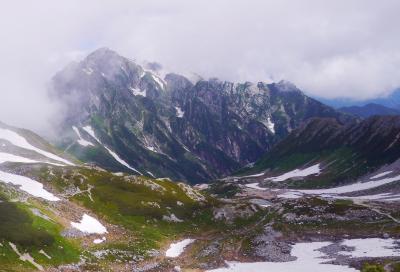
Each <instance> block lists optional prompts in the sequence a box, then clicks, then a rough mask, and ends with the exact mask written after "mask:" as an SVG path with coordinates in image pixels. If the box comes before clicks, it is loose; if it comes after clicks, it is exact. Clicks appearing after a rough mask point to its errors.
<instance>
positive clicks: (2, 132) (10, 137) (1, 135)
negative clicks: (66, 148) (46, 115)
mask: <svg viewBox="0 0 400 272" xmlns="http://www.w3.org/2000/svg"><path fill="white" fill-rule="evenodd" d="M0 139H3V140H6V141H9V142H10V143H12V144H13V145H15V146H18V147H21V148H24V149H28V150H32V151H35V152H36V153H39V154H41V155H43V156H45V157H47V158H49V159H52V160H56V161H59V162H63V163H65V164H67V165H74V164H73V163H71V162H69V161H67V160H65V159H63V158H61V157H59V156H57V155H54V154H52V153H50V152H47V151H44V150H41V149H39V148H37V147H35V146H33V145H31V144H30V143H29V142H28V141H27V140H26V139H25V138H24V137H22V136H21V135H19V134H18V133H16V132H14V131H12V130H9V129H3V128H0Z"/></svg>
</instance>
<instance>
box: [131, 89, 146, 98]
mask: <svg viewBox="0 0 400 272" xmlns="http://www.w3.org/2000/svg"><path fill="white" fill-rule="evenodd" d="M129 90H131V91H132V94H133V95H139V96H143V97H146V95H147V92H146V90H143V91H142V90H139V89H135V88H133V87H129Z"/></svg>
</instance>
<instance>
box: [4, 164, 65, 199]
mask: <svg viewBox="0 0 400 272" xmlns="http://www.w3.org/2000/svg"><path fill="white" fill-rule="evenodd" d="M0 181H3V182H5V183H11V184H13V185H17V186H19V188H20V189H21V190H22V191H24V192H27V193H28V194H30V195H32V196H35V197H40V198H43V199H45V200H48V201H59V200H60V199H59V198H58V197H56V196H54V195H53V194H52V193H50V192H48V191H46V190H45V189H43V184H41V183H40V182H37V181H36V180H33V179H30V178H27V177H24V176H19V175H15V174H10V173H6V172H3V171H0Z"/></svg>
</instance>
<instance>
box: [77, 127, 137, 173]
mask: <svg viewBox="0 0 400 272" xmlns="http://www.w3.org/2000/svg"><path fill="white" fill-rule="evenodd" d="M83 129H84V130H85V131H86V132H87V133H89V135H90V136H92V137H93V138H94V139H95V140H96V141H97V142H98V143H99V144H101V145H102V146H103V147H104V148H105V149H106V150H107V151H108V153H110V155H111V156H112V157H113V158H114V159H115V160H116V161H117V162H119V163H120V164H122V165H123V166H125V167H127V168H129V169H131V170H133V171H135V172H136V173H139V174H140V175H142V173H141V172H139V171H138V170H137V169H135V168H133V167H131V166H130V165H129V164H128V163H127V162H126V161H124V160H123V159H121V158H120V157H119V156H118V155H117V153H115V152H114V151H112V150H111V149H109V148H108V147H106V146H105V145H104V144H103V143H102V142H101V141H100V139H99V138H97V137H96V134H95V133H94V130H93V128H92V127H91V126H86V127H83Z"/></svg>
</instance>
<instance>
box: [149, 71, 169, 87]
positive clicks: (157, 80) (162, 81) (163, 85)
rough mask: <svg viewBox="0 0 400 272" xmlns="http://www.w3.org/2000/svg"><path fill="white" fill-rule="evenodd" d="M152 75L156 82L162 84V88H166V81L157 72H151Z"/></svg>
mask: <svg viewBox="0 0 400 272" xmlns="http://www.w3.org/2000/svg"><path fill="white" fill-rule="evenodd" d="M151 77H152V78H153V79H154V81H155V82H157V84H158V85H159V86H160V88H161V89H164V88H165V85H166V84H165V81H164V80H162V79H161V78H159V77H158V76H156V75H155V74H153V73H151Z"/></svg>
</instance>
